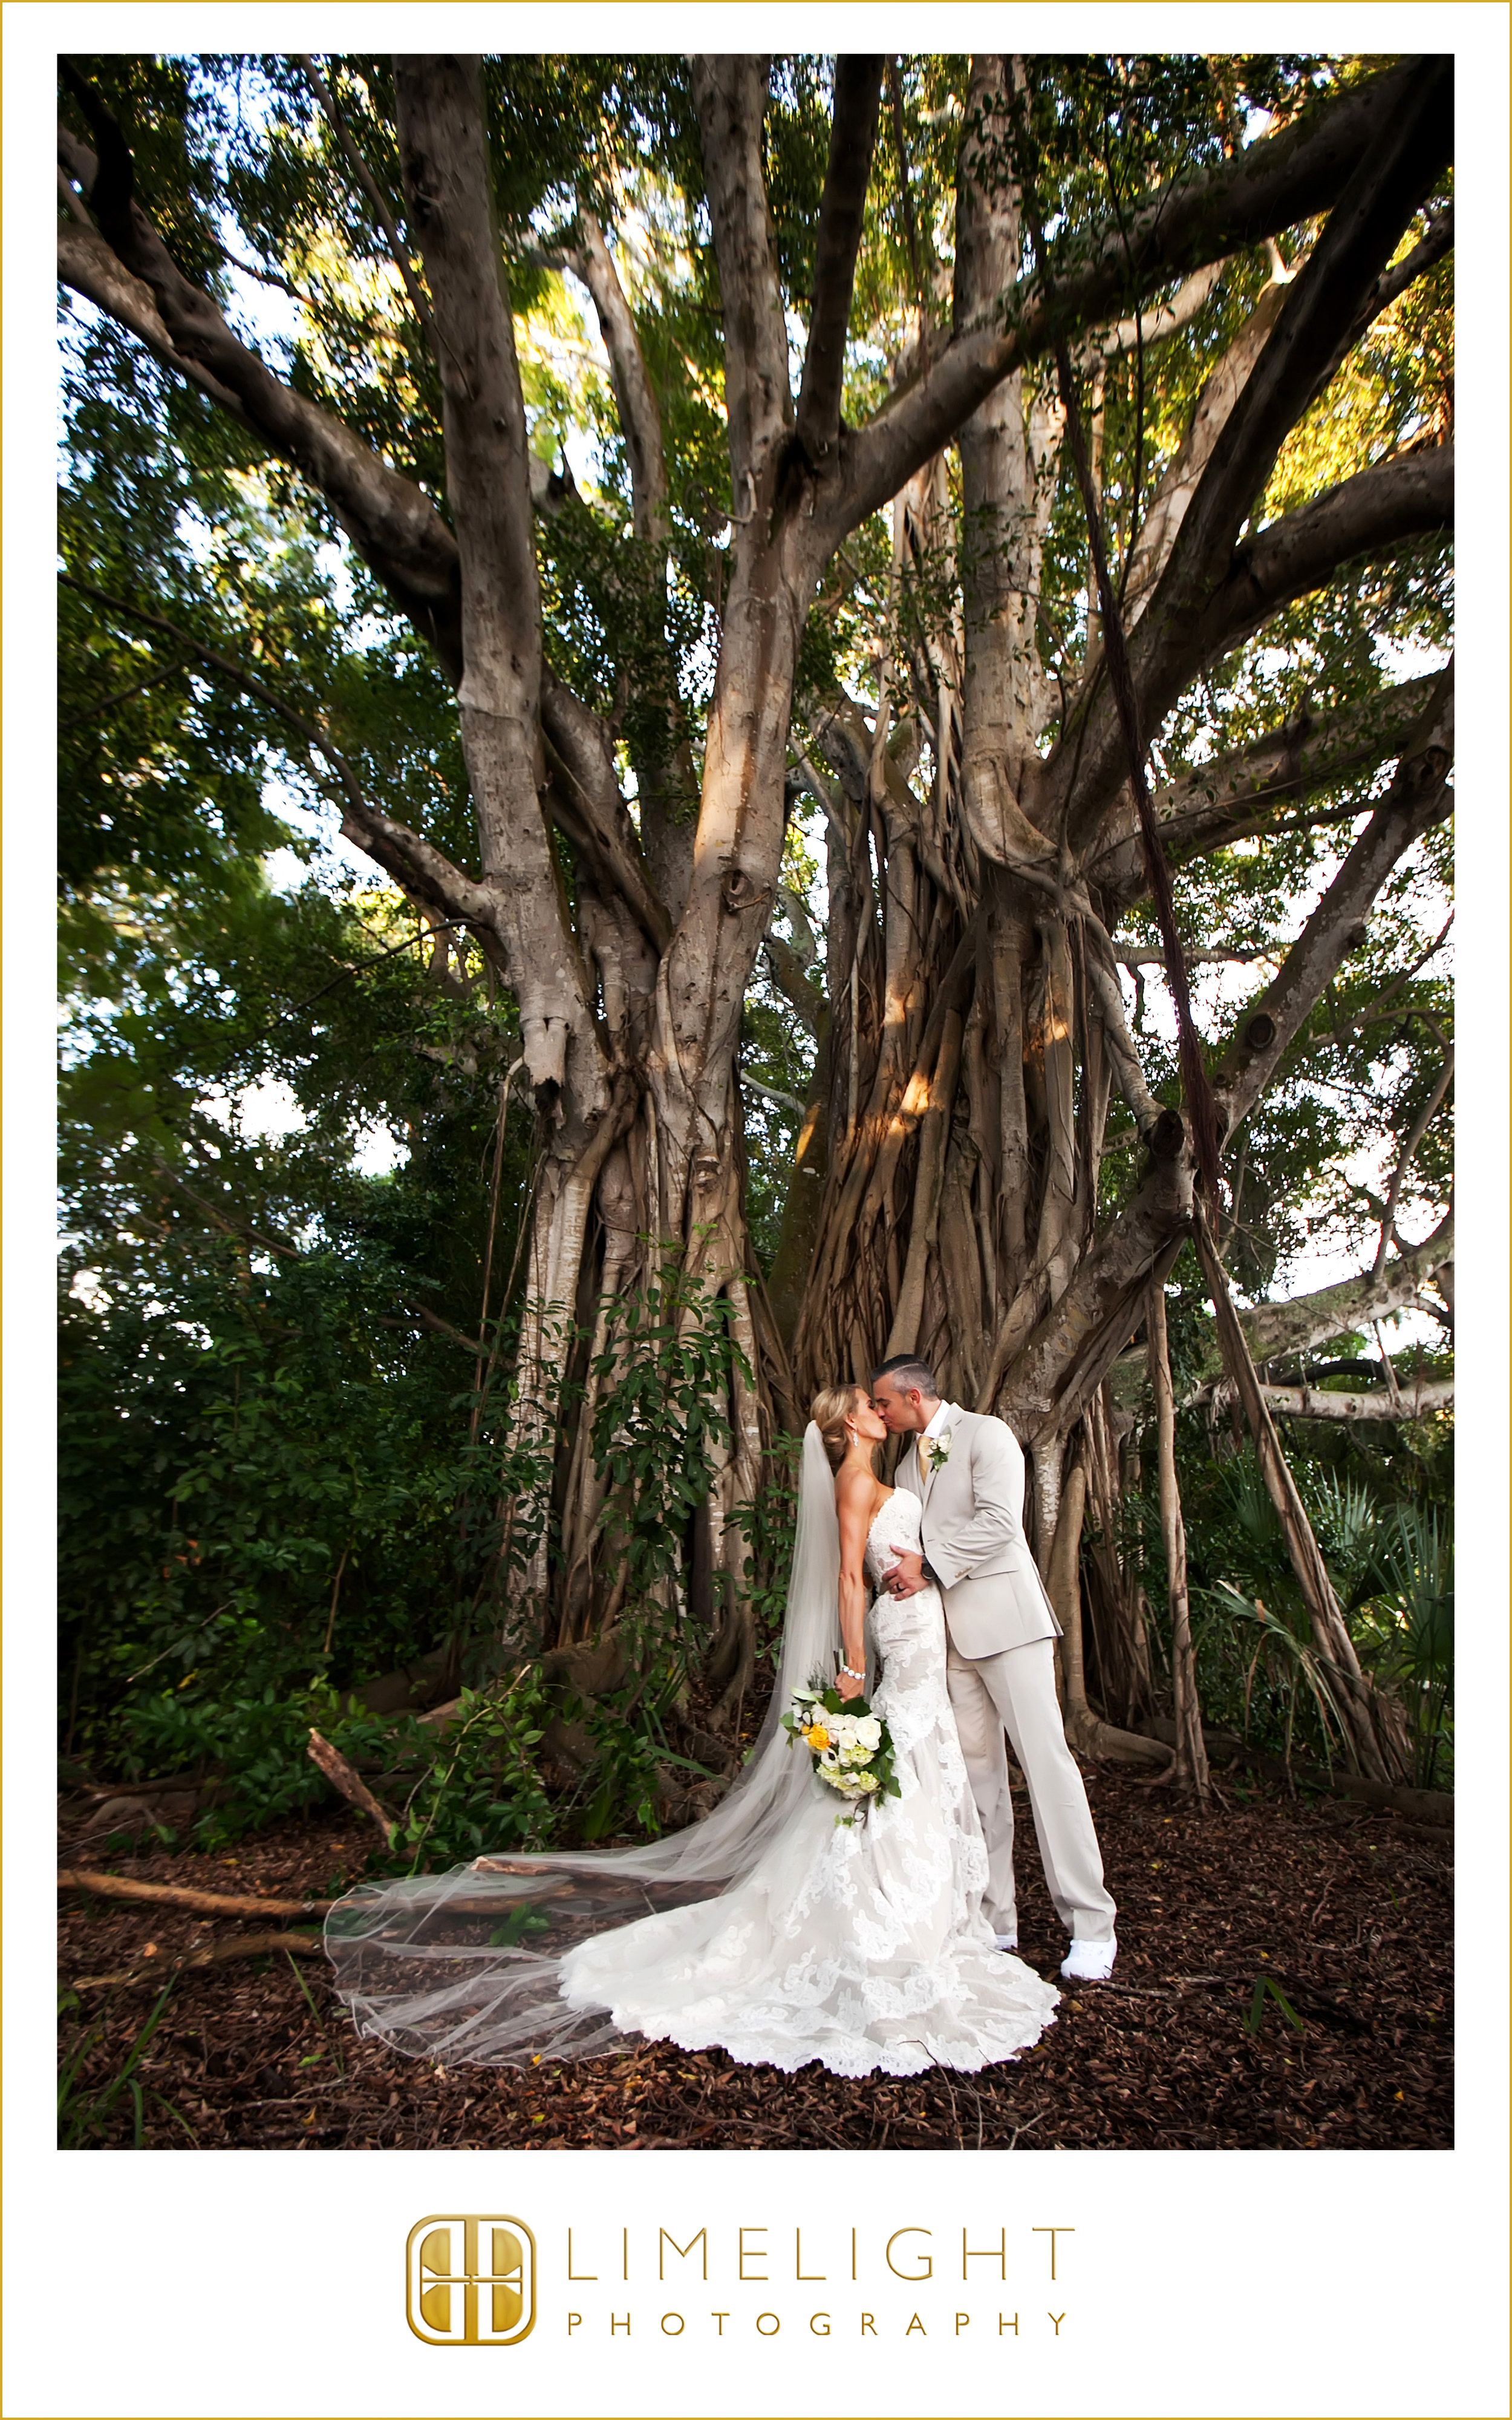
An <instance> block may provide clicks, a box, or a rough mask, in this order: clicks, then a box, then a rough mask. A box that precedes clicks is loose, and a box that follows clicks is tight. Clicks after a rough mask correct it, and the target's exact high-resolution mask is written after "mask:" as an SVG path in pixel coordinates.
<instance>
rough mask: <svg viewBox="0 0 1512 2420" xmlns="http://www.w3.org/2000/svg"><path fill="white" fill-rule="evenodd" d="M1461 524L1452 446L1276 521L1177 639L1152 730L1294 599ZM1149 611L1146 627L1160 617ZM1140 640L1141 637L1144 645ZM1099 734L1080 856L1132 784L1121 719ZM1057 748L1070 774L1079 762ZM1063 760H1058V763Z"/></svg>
mask: <svg viewBox="0 0 1512 2420" xmlns="http://www.w3.org/2000/svg"><path fill="white" fill-rule="evenodd" d="M1453 519H1454V449H1453V447H1452V446H1450V445H1433V446H1425V447H1424V448H1422V449H1421V451H1419V452H1416V453H1412V454H1402V455H1398V456H1396V458H1395V459H1394V460H1392V461H1389V462H1383V463H1381V464H1379V465H1378V466H1377V467H1376V468H1375V469H1374V470H1370V471H1362V472H1359V473H1357V474H1356V475H1355V477H1353V478H1352V479H1345V480H1341V481H1340V483H1339V485H1338V486H1337V487H1335V488H1330V489H1327V490H1325V492H1324V493H1323V494H1322V495H1320V496H1317V497H1315V498H1314V499H1313V501H1312V503H1311V504H1303V505H1301V506H1300V507H1299V508H1298V510H1297V511H1296V512H1294V513H1288V514H1286V515H1284V516H1283V518H1282V519H1281V520H1274V521H1272V522H1271V523H1270V525H1269V527H1268V528H1266V529H1264V530H1262V531H1261V532H1260V533H1259V535H1258V536H1257V537H1253V538H1249V539H1246V540H1245V541H1243V542H1242V544H1241V545H1240V546H1239V547H1238V548H1237V549H1236V551H1235V553H1234V558H1233V562H1232V565H1231V566H1230V568H1229V571H1228V573H1227V577H1226V578H1225V579H1224V580H1223V581H1222V582H1220V583H1219V585H1218V586H1217V587H1216V588H1215V589H1214V590H1213V592H1212V594H1211V597H1209V599H1208V601H1207V604H1206V605H1205V606H1204V608H1203V610H1202V612H1201V613H1200V614H1199V615H1198V616H1197V617H1196V619H1195V620H1193V621H1191V622H1189V623H1187V624H1186V625H1185V627H1184V628H1173V629H1172V630H1171V632H1170V635H1169V639H1168V643H1167V644H1166V648H1165V655H1164V659H1163V661H1162V663H1161V666H1160V673H1159V678H1158V680H1155V681H1154V682H1153V683H1152V685H1151V686H1150V687H1149V689H1147V690H1145V692H1144V695H1143V708H1144V715H1145V717H1146V727H1147V728H1148V729H1149V730H1150V731H1155V730H1157V729H1158V728H1159V726H1160V724H1161V723H1162V722H1163V721H1164V720H1165V716H1166V715H1167V714H1168V713H1169V712H1170V711H1171V709H1172V707H1173V706H1175V704H1176V703H1177V700H1178V699H1179V698H1180V695H1181V693H1182V691H1183V690H1184V689H1185V688H1186V687H1187V685H1188V684H1189V682H1191V681H1192V680H1194V679H1195V678H1196V675H1197V674H1198V673H1199V672H1201V670H1202V669H1203V667H1204V666H1205V665H1206V664H1210V663H1212V662H1214V661H1216V659H1218V658H1219V657H1220V656H1224V655H1227V654H1228V653H1229V652H1230V651H1231V650H1232V649H1233V648H1235V647H1237V646H1238V645H1240V644H1241V643H1242V641H1243V640H1245V639H1247V638H1249V637H1250V636H1251V635H1252V634H1253V633H1254V632H1255V631H1256V630H1257V629H1258V628H1260V626H1261V625H1262V623H1264V622H1267V621H1268V620H1269V619H1270V618H1271V616H1272V615H1273V613H1279V612H1280V611H1281V609H1282V607H1283V606H1285V605H1289V604H1290V603H1291V602H1292V600H1293V599H1294V598H1295V597H1304V596H1306V595H1308V594H1309V592H1310V591H1311V590H1313V589H1316V588H1321V587H1323V586H1324V585H1325V584H1326V582H1328V581H1329V580H1331V579H1332V578H1333V576H1334V574H1335V572H1337V571H1339V570H1340V569H1342V567H1343V566H1344V565H1346V564H1347V563H1350V562H1353V561H1354V560H1355V559H1356V558H1357V557H1358V556H1361V555H1366V554H1369V555H1374V554H1380V553H1384V552H1385V551H1387V549H1389V548H1391V547H1394V546H1398V545H1400V544H1401V543H1402V542H1403V541H1404V540H1406V539H1408V538H1413V537H1422V536H1426V535H1430V534H1431V533H1432V532H1434V531H1437V530H1442V529H1446V528H1448V527H1449V526H1450V525H1451V524H1452V521H1453ZM1162 618H1163V617H1161V616H1160V615H1151V614H1149V613H1147V615H1146V617H1145V620H1144V622H1143V623H1141V625H1140V630H1141V631H1142V630H1144V629H1146V628H1149V627H1150V626H1151V624H1152V623H1153V622H1156V621H1159V620H1161V619H1162ZM1138 637H1139V633H1138V632H1136V634H1135V642H1134V645H1135V648H1137V645H1138ZM1092 720H1093V728H1092V729H1091V730H1090V731H1089V732H1088V737H1087V740H1086V742H1085V744H1084V747H1083V752H1082V757H1081V763H1080V767H1079V768H1078V769H1077V773H1076V792H1075V801H1074V806H1073V809H1072V817H1071V831H1072V841H1073V844H1074V845H1075V846H1076V847H1077V848H1079V849H1091V848H1097V847H1099V846H1100V845H1102V835H1103V829H1104V826H1105V823H1106V817H1107V807H1108V801H1109V799H1112V798H1114V797H1116V796H1117V794H1118V793H1119V790H1120V789H1121V788H1122V787H1123V785H1124V777H1125V770H1126V768H1125V763H1124V756H1123V748H1122V739H1121V735H1120V733H1119V727H1118V722H1117V719H1116V717H1114V716H1113V715H1111V714H1110V713H1109V712H1108V711H1107V710H1105V709H1103V708H1102V707H1098V708H1094V713H1093V719H1092ZM1064 747H1065V743H1064V742H1062V743H1060V747H1059V748H1057V759H1060V760H1061V770H1062V777H1063V778H1064V777H1065V774H1066V772H1067V770H1068V769H1069V767H1070V765H1071V762H1072V757H1073V756H1074V749H1072V752H1071V754H1069V755H1066V756H1064V757H1062V753H1061V752H1062V750H1063V749H1064ZM1055 762H1056V759H1053V760H1052V763H1055Z"/></svg>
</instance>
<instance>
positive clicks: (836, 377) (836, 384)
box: [797, 53, 883, 469]
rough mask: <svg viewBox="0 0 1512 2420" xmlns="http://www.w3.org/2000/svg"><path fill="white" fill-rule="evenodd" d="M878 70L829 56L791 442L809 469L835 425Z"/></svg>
mask: <svg viewBox="0 0 1512 2420" xmlns="http://www.w3.org/2000/svg"><path fill="white" fill-rule="evenodd" d="M882 70H883V61H882V59H881V58H880V57H878V58H871V57H863V56H859V55H857V54H852V53H842V54H841V55H840V56H839V57H838V58H837V59H836V62H835V115H834V118H833V121H832V123H831V125H830V130H829V166H828V169H827V171H826V173H825V194H824V200H823V201H822V203H821V204H820V209H819V232H818V237H817V243H816V265H815V271H814V298H813V308H812V310H811V311H810V315H809V346H808V350H807V352H806V353H805V355H804V363H803V390H802V393H801V394H800V396H799V397H798V417H797V439H798V443H799V444H800V445H801V446H802V448H803V451H804V453H805V455H806V456H807V458H808V459H809V461H810V463H812V464H813V465H814V467H815V468H816V469H818V468H819V467H820V466H821V465H822V464H825V463H826V462H827V461H828V458H829V457H830V454H831V452H832V450H833V448H834V445H835V441H836V439H837V437H838V436H839V433H840V402H841V385H842V383H843V380H844V373H845V332H846V329H847V328H848V326H849V325H850V317H851V297H852V295H853V294H854V292H855V289H856V253H857V251H858V249H859V247H860V241H861V225H862V220H863V217H864V214H865V209H866V189H867V184H868V180H869V179H870V178H871V174H872V150H873V148H874V147H875V144H876V137H877V110H878V106H879V103H880V101H881V96H882Z"/></svg>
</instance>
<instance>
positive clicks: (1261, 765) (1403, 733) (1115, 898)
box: [1088, 673, 1438, 956]
mask: <svg viewBox="0 0 1512 2420" xmlns="http://www.w3.org/2000/svg"><path fill="white" fill-rule="evenodd" d="M1437 680H1438V675H1437V674H1436V673H1424V674H1423V675H1420V677H1418V678H1417V679H1414V680H1410V681H1400V682H1398V683H1397V685H1396V688H1394V689H1389V690H1383V691H1381V694H1380V695H1378V696H1376V697H1370V698H1365V699H1364V700H1362V701H1361V703H1360V704H1358V705H1355V706H1344V707H1341V708H1340V709H1339V710H1338V712H1337V713H1335V714H1330V715H1326V716H1324V717H1322V718H1321V719H1317V718H1315V717H1314V716H1313V715H1312V714H1310V713H1309V712H1308V711H1307V710H1306V709H1305V708H1304V710H1303V711H1302V712H1301V713H1300V714H1297V715H1295V716H1293V717H1292V719H1291V721H1288V722H1284V723H1283V724H1282V725H1281V727H1280V729H1279V730H1276V731H1268V732H1266V733H1264V734H1263V736H1262V737H1259V738H1258V739H1252V740H1250V741H1248V742H1247V743H1246V745H1245V746H1244V747H1242V748H1239V749H1236V750H1235V751H1234V752H1233V753H1232V754H1231V755H1227V756H1218V757H1214V758H1213V759H1212V760H1211V763H1209V764H1206V765H1194V766H1193V767H1192V768H1190V770H1188V771H1186V772H1184V773H1180V774H1179V775H1178V776H1177V778H1176V779H1175V781H1173V782H1171V783H1168V784H1167V785H1166V787H1165V789H1164V790H1157V791H1156V793H1155V814H1156V818H1157V821H1158V822H1159V825H1160V835H1161V842H1162V845H1163V846H1164V848H1165V855H1166V858H1167V860H1168V861H1170V862H1171V863H1172V864H1173V865H1174V864H1180V862H1181V861H1183V860H1184V859H1186V858H1190V857H1196V856H1200V855H1202V854H1204V853H1205V852H1206V851H1207V850H1209V849H1212V848H1222V847H1225V846H1227V844H1228V843H1229V842H1231V841H1235V840H1239V839H1242V838H1243V837H1244V836H1245V835H1246V834H1248V833H1251V832H1257V831H1263V830H1265V829H1266V828H1267V825H1268V823H1269V822H1270V820H1271V814H1272V812H1273V810H1274V809H1276V808H1278V807H1281V806H1286V805H1289V804H1291V803H1293V802H1294V801H1297V800H1299V799H1305V798H1306V797H1307V796H1308V794H1309V793H1311V792H1317V791H1320V790H1328V789H1332V788H1333V787H1334V786H1335V784H1336V783H1339V782H1341V781H1342V780H1343V779H1344V778H1345V776H1346V775H1347V774H1350V773H1355V772H1362V771H1364V770H1365V768H1367V767H1369V766H1372V765H1378V764H1380V763H1381V760H1382V758H1384V757H1387V756H1393V755H1399V754H1400V752H1401V751H1402V748H1403V747H1404V746H1405V744H1406V742H1407V740H1408V739H1409V738H1410V737H1411V735H1412V731H1413V730H1414V728H1415V727H1416V725H1417V723H1418V721H1419V720H1420V719H1421V717H1422V714H1423V709H1424V707H1425V706H1427V702H1428V700H1429V698H1430V697H1431V696H1432V694H1433V690H1434V688H1435V686H1436V684H1437ZM1345 812H1347V813H1349V814H1354V813H1356V812H1357V810H1356V809H1354V808H1352V807H1350V808H1348V809H1347V810H1345ZM1120 814H1123V816H1124V819H1125V820H1126V821H1127V825H1128V830H1126V831H1125V832H1123V833H1122V834H1121V835H1120V836H1119V837H1118V838H1115V839H1109V840H1107V841H1106V842H1105V843H1104V845H1103V848H1102V850H1101V851H1100V853H1099V854H1098V856H1097V857H1095V858H1094V859H1093V860H1092V861H1091V863H1090V865H1089V866H1088V880H1089V881H1092V882H1095V883H1096V885H1097V887H1098V889H1099V891H1101V892H1102V893H1103V898H1104V900H1105V901H1106V902H1107V905H1108V909H1109V915H1110V921H1112V922H1113V923H1117V921H1118V919H1119V917H1120V916H1121V915H1123V914H1124V913H1125V911H1126V910H1127V909H1128V908H1129V907H1132V906H1133V905H1134V901H1135V900H1136V899H1139V898H1142V897H1143V895H1144V887H1145V864H1144V856H1143V852H1142V850H1141V847H1140V844H1139V835H1138V831H1137V830H1136V829H1135V828H1134V810H1133V806H1132V803H1131V804H1130V805H1129V806H1128V808H1127V810H1126V811H1123V810H1120ZM1189 955H1191V956H1196V953H1189Z"/></svg>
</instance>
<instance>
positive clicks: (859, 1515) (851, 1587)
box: [835, 1470, 876, 1698]
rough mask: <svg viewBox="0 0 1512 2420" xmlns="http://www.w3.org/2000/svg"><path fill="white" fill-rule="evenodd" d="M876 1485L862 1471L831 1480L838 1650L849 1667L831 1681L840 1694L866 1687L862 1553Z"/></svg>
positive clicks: (854, 1695) (855, 1692) (855, 1694)
mask: <svg viewBox="0 0 1512 2420" xmlns="http://www.w3.org/2000/svg"><path fill="white" fill-rule="evenodd" d="M875 1496H876V1485H875V1482H874V1481H872V1480H870V1479H868V1478H867V1476H866V1474H865V1472H864V1471H850V1470H847V1471H844V1472H842V1473H841V1477H840V1478H839V1479H838V1480H837V1481H836V1482H835V1510H836V1512H837V1513H838V1514H839V1516H840V1639H841V1655H842V1657H843V1659H844V1661H845V1662H846V1663H847V1664H848V1665H849V1666H850V1667H851V1671H850V1672H849V1673H846V1672H841V1674H840V1676H839V1678H838V1679H837V1681H836V1683H835V1686H836V1688H837V1689H838V1690H839V1691H840V1694H841V1697H842V1698H858V1697H859V1696H860V1695H861V1692H862V1690H863V1689H864V1688H865V1687H866V1681H865V1678H864V1677H862V1678H861V1679H859V1680H857V1679H855V1678H854V1677H853V1675H854V1674H856V1673H860V1674H861V1675H863V1676H864V1675H865V1672H866V1573H865V1568H864V1563H865V1556H866V1541H867V1532H868V1530H869V1528H870V1527H871V1522H872V1503H873V1500H874V1498H875Z"/></svg>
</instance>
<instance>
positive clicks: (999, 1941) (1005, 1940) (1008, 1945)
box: [993, 1932, 1019, 1949]
mask: <svg viewBox="0 0 1512 2420" xmlns="http://www.w3.org/2000/svg"><path fill="white" fill-rule="evenodd" d="M1018 1946H1019V1937H1018V1934H1017V1933H1016V1932H995V1933H994V1934H993V1947H994V1948H995V1949H1016V1948H1017V1947H1018Z"/></svg>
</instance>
